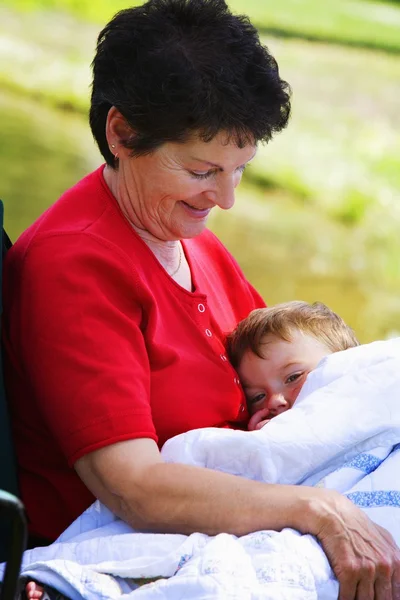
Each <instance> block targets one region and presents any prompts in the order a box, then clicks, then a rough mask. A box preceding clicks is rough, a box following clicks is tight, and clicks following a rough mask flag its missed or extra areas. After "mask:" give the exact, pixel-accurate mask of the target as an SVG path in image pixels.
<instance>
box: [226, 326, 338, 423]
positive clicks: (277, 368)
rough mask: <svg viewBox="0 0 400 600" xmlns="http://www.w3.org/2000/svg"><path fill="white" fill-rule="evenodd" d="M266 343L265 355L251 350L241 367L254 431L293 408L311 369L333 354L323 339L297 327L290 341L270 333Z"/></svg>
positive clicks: (263, 350) (265, 340)
mask: <svg viewBox="0 0 400 600" xmlns="http://www.w3.org/2000/svg"><path fill="white" fill-rule="evenodd" d="M264 343H265V345H263V347H262V354H263V355H264V357H265V358H260V357H259V356H257V355H256V354H254V353H253V352H251V351H249V350H248V351H247V352H246V353H245V354H244V355H243V358H242V360H241V362H240V364H239V367H238V374H239V377H240V379H241V382H242V386H243V389H244V392H245V394H246V398H247V405H248V408H249V413H250V415H251V419H250V421H249V425H248V429H249V430H250V431H252V430H254V429H260V428H261V427H263V425H265V424H266V423H267V422H268V421H269V420H270V419H272V418H273V417H275V416H277V415H279V414H280V413H282V412H284V411H286V410H288V409H289V408H292V406H293V404H294V403H295V401H296V398H297V396H298V395H299V393H300V390H301V388H302V387H303V385H304V382H305V380H306V378H307V375H308V374H309V372H310V371H312V370H313V369H315V367H316V366H317V364H318V363H319V362H320V360H321V359H322V358H324V356H327V355H328V354H331V351H330V350H329V349H328V348H327V347H326V346H325V345H324V344H323V343H322V342H320V341H318V340H317V339H316V338H314V337H312V336H311V335H308V334H305V333H302V332H301V331H294V332H293V334H292V335H291V341H290V342H285V341H284V340H281V339H279V338H277V337H275V336H267V337H266V338H265V339H264V340H263V344H264Z"/></svg>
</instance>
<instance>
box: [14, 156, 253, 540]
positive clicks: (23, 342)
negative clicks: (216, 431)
mask: <svg viewBox="0 0 400 600" xmlns="http://www.w3.org/2000/svg"><path fill="white" fill-rule="evenodd" d="M102 170H103V167H102V168H100V169H98V170H97V171H95V172H94V173H92V174H90V175H88V176H87V177H86V178H84V179H83V180H82V181H80V182H79V183H78V184H77V185H76V186H74V187H73V188H72V189H70V190H68V191H67V192H66V193H65V194H64V195H63V196H62V197H61V198H60V199H59V201H58V202H56V203H55V204H54V205H53V206H52V207H51V208H50V209H48V210H47V211H46V212H45V213H44V215H42V217H40V218H39V220H38V221H36V223H34V224H33V225H32V226H31V227H30V228H29V229H28V230H27V231H26V232H25V233H24V234H23V235H22V236H21V237H20V238H19V240H18V241H17V242H16V243H15V245H14V246H13V248H12V249H11V250H10V252H9V253H8V255H7V258H6V261H5V265H4V291H5V298H4V315H5V317H4V342H5V365H6V369H5V374H6V385H7V393H8V398H9V401H10V405H11V407H10V409H11V415H12V421H13V430H14V440H15V444H16V451H17V457H18V463H19V469H20V485H21V491H22V498H23V501H24V502H25V505H26V509H27V513H28V517H29V520H30V529H31V533H34V534H36V535H41V536H44V537H47V538H49V539H55V538H56V537H57V536H58V535H59V534H60V533H61V532H62V531H63V530H64V529H65V528H66V527H67V526H68V525H69V524H70V523H71V522H72V521H73V520H74V519H75V518H76V517H77V516H78V515H79V514H80V513H81V512H82V511H83V510H84V509H86V508H87V507H88V506H89V505H90V504H91V502H92V501H93V497H92V495H91V494H90V492H89V491H88V490H87V488H86V487H85V486H84V484H83V483H82V482H81V480H80V479H79V477H78V476H77V475H76V473H75V471H74V469H73V464H74V463H75V461H76V460H77V459H78V458H80V457H82V456H83V455H85V454H87V453H89V452H92V451H93V450H97V449H98V448H102V447H103V446H107V445H109V444H114V443H116V442H119V441H122V440H128V439H132V438H142V437H146V438H151V439H154V440H156V441H157V443H158V444H159V446H160V447H161V446H162V444H163V443H164V442H165V441H166V440H167V439H168V438H170V437H172V436H174V435H176V434H179V433H182V432H184V431H187V430H189V429H195V428H198V427H210V426H215V427H226V426H229V425H232V424H234V423H240V422H243V421H244V420H245V419H246V418H247V412H246V408H245V401H244V396H243V392H242V389H241V386H240V384H239V380H238V378H237V374H236V373H235V371H234V369H233V368H232V366H231V365H230V363H229V362H228V361H227V359H226V356H225V348H224V334H225V333H226V332H228V331H230V330H232V328H234V327H235V325H236V324H237V322H238V321H239V320H240V319H242V318H244V317H245V316H246V315H247V314H248V312H249V311H250V310H252V309H253V308H256V307H259V306H263V305H264V303H263V301H262V299H261V298H260V296H259V295H258V294H257V293H256V292H255V291H254V289H253V288H252V287H251V285H250V284H249V283H248V282H247V281H246V279H245V278H244V276H243V274H242V272H241V270H240V268H239V267H238V265H237V263H236V262H235V260H234V259H233V258H232V256H231V255H230V254H229V253H228V251H227V250H226V249H225V248H224V246H223V245H222V244H221V243H220V242H219V241H218V240H217V238H216V237H215V236H214V235H213V234H212V233H211V232H210V231H207V230H206V231H204V232H203V233H202V234H201V235H199V236H198V237H196V238H194V239H192V240H187V241H184V242H183V248H184V251H185V254H186V258H187V260H188V262H189V265H190V269H191V273H192V279H193V284H194V292H192V293H191V292H188V291H186V290H185V289H183V288H182V287H180V286H179V285H178V284H177V283H176V282H175V281H174V280H173V279H172V278H171V277H170V276H169V275H168V274H167V272H166V271H165V270H164V269H163V268H162V266H161V265H160V264H159V262H158V261H157V259H156V258H155V256H154V255H153V254H152V252H151V251H150V249H149V248H148V247H147V246H146V244H145V243H144V242H143V241H142V240H141V239H140V237H139V236H138V235H137V234H136V233H135V231H134V230H133V229H132V227H131V226H130V225H129V223H128V222H127V221H126V219H125V218H124V217H123V216H122V214H121V212H120V210H119V207H118V205H117V203H116V201H115V199H114V197H113V196H112V194H111V192H110V191H109V189H108V187H107V185H106V183H105V181H104V179H103V176H102Z"/></svg>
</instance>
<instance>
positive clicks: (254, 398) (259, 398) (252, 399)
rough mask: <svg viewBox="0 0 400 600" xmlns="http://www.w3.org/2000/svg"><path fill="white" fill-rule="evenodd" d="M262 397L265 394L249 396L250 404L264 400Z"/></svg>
mask: <svg viewBox="0 0 400 600" xmlns="http://www.w3.org/2000/svg"><path fill="white" fill-rule="evenodd" d="M264 398H265V394H257V396H254V397H253V398H250V400H249V402H250V404H257V402H261V400H264Z"/></svg>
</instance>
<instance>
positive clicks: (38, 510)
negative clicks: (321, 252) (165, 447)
mask: <svg viewBox="0 0 400 600" xmlns="http://www.w3.org/2000/svg"><path fill="white" fill-rule="evenodd" d="M93 72H94V78H93V90H92V100H91V109H90V124H91V128H92V132H93V135H94V137H95V139H96V142H97V144H98V146H99V148H100V151H101V153H102V155H103V157H104V159H105V161H106V165H105V167H101V168H99V169H98V170H97V171H95V172H94V173H92V174H90V175H88V176H87V177H86V178H85V179H83V180H82V181H80V182H79V183H78V184H77V185H76V186H75V187H73V188H72V189H71V190H69V191H67V192H66V193H65V194H64V195H63V196H62V197H61V198H60V200H59V201H58V202H57V203H56V204H54V206H52V207H51V208H50V209H49V210H48V211H47V212H46V213H45V214H44V215H43V216H42V217H41V218H40V219H39V220H38V221H37V222H36V223H35V224H34V225H32V226H31V227H30V228H29V229H28V230H27V231H26V232H25V233H24V234H23V235H22V236H21V237H20V239H19V240H18V241H17V243H16V244H15V246H14V247H13V249H12V250H11V252H10V253H9V255H8V257H7V261H6V265H5V280H6V286H5V290H6V292H5V293H6V299H5V312H6V323H5V328H6V332H5V347H6V361H7V377H8V393H9V397H10V401H11V406H12V412H13V415H12V417H13V423H14V433H15V440H16V447H17V454H18V461H19V467H20V482H21V489H22V494H23V498H24V501H25V503H26V507H27V511H28V515H29V518H30V525H31V534H33V535H35V536H39V537H40V538H45V539H46V540H53V539H55V537H56V536H57V535H58V534H59V533H60V532H61V531H62V530H63V529H64V528H65V527H66V526H67V525H68V524H69V523H70V522H71V521H72V520H73V519H74V518H75V517H76V516H78V514H79V513H80V512H82V510H84V509H85V508H86V507H87V506H88V505H89V504H90V503H91V502H92V501H93V499H94V497H96V498H99V499H100V500H101V501H102V502H103V503H104V504H106V505H107V506H108V507H109V508H110V509H111V510H113V511H114V512H115V513H116V514H117V515H118V516H120V517H121V518H122V519H124V520H125V521H127V522H128V523H130V524H131V525H132V526H133V527H135V528H137V529H144V530H153V531H158V532H162V531H164V532H176V533H177V532H181V533H190V532H193V531H202V532H205V533H208V534H216V533H218V532H222V531H226V532H231V533H234V534H237V535H241V534H246V533H248V532H251V531H255V530H260V529H275V530H280V529H282V528H283V527H294V528H296V529H298V530H300V531H303V532H309V533H312V534H314V535H316V536H317V537H318V538H319V540H320V541H321V543H322V544H323V546H324V549H325V551H326V553H327V555H328V557H329V559H330V561H331V564H332V566H333V568H334V570H335V573H336V574H337V576H338V578H339V581H340V584H341V598H342V599H345V598H346V599H347V598H349V599H350V598H358V599H360V598H362V599H363V600H369V599H372V598H378V599H379V600H383V599H389V598H390V599H392V598H400V596H399V588H398V585H399V584H400V573H399V570H400V566H399V565H400V563H399V552H398V549H397V548H396V547H395V545H394V542H393V541H392V539H391V537H390V535H389V534H388V533H387V532H385V531H384V530H382V529H381V528H379V527H378V526H377V525H374V524H373V523H371V522H370V521H369V520H368V519H367V518H366V517H365V515H364V514H363V513H361V512H360V511H359V510H358V509H357V508H356V507H354V506H353V505H352V504H351V503H350V502H349V501H348V500H346V499H345V498H344V497H341V496H340V495H338V494H336V493H334V492H331V491H326V490H320V489H311V488H305V487H291V486H276V485H265V484H259V483H256V482H252V481H247V480H245V479H241V478H238V477H234V476H229V475H226V474H222V473H217V472H212V471H208V470H206V469H200V468H195V467H188V466H183V465H177V464H165V463H163V461H162V459H161V457H160V453H159V447H160V446H161V445H162V444H163V443H164V442H165V441H166V440H167V439H168V438H170V437H171V436H173V435H175V434H177V433H180V432H183V431H187V430H188V429H193V428H197V427H204V426H216V427H228V426H233V427H240V426H242V425H243V424H244V423H245V421H246V419H247V416H248V415H247V413H246V408H245V400H244V396H243V391H242V389H241V387H240V384H239V380H238V378H237V374H236V373H235V371H234V370H233V368H232V366H231V365H230V364H229V362H228V360H227V358H226V355H225V346H224V341H225V334H226V332H228V331H230V330H231V329H232V328H233V327H234V326H235V325H236V324H237V322H238V321H239V320H241V319H242V318H243V317H244V316H245V315H247V313H248V312H249V311H250V310H252V309H254V308H256V307H260V306H263V305H264V303H263V301H262V299H261V298H260V296H259V295H258V294H257V293H256V292H255V291H254V290H253V288H252V287H251V286H250V284H249V283H248V282H247V281H246V279H245V278H244V276H243V274H242V272H241V271H240V269H239V267H238V265H237V264H236V262H235V261H234V259H233V258H232V257H231V256H230V255H229V253H228V252H227V250H226V249H225V248H224V247H223V246H222V245H221V243H220V242H219V241H218V240H217V239H216V238H215V237H214V236H213V235H212V234H211V233H210V232H209V231H208V230H207V229H206V221H207V217H208V215H209V213H210V211H211V210H212V209H213V208H215V207H220V208H222V209H224V210H226V209H229V208H231V207H232V205H233V203H234V190H235V187H236V186H237V185H238V183H239V181H240V178H241V175H242V173H243V170H244V168H245V166H246V164H248V162H249V161H251V159H252V158H253V156H254V154H255V152H256V146H257V144H258V143H259V142H261V141H268V140H269V139H270V138H271V137H272V135H273V133H274V132H277V131H280V130H281V129H282V128H283V127H284V126H285V125H286V123H287V120H288V116H289V111H290V104H289V89H288V85H287V84H286V83H285V82H284V81H282V80H281V79H280V78H279V74H278V68H277V65H276V62H275V60H274V59H273V58H272V56H271V55H270V54H269V53H268V51H267V49H266V48H265V47H263V46H262V45H261V44H260V42H259V39H258V36H257V33H256V30H255V29H254V28H253V27H252V25H251V24H250V23H249V22H248V20H247V19H246V18H244V17H237V16H233V15H232V14H231V13H230V12H229V10H228V8H227V7H226V5H225V3H224V2H223V1H222V0H151V1H150V2H148V3H146V4H144V5H143V6H142V7H139V8H134V9H128V10H126V11H122V12H121V13H119V14H118V15H117V16H116V17H115V18H114V19H113V20H112V21H111V22H110V23H109V24H108V25H107V26H106V27H105V29H104V30H103V31H102V32H101V33H100V36H99V39H98V46H97V53H96V56H95V59H94V61H93ZM77 143H79V140H77ZM36 541H37V540H36ZM396 586H397V587H396ZM374 590H375V591H374ZM396 594H397V595H396Z"/></svg>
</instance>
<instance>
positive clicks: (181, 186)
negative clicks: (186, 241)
mask: <svg viewBox="0 0 400 600" xmlns="http://www.w3.org/2000/svg"><path fill="white" fill-rule="evenodd" d="M118 150H122V152H119V159H120V160H119V168H118V171H116V172H115V176H116V178H117V196H118V200H119V202H120V204H121V208H122V210H123V211H124V212H125V214H126V216H127V217H128V218H129V220H130V221H132V223H133V224H134V225H135V226H137V227H139V228H141V229H144V230H146V231H148V232H149V233H151V234H152V235H153V236H155V237H157V238H158V239H161V240H175V239H182V238H192V237H194V236H196V235H198V234H199V233H201V232H202V231H203V229H204V228H205V226H206V222H207V218H208V215H209V214H210V211H211V210H212V209H213V208H214V207H215V206H219V207H220V208H222V209H224V210H226V209H228V208H231V207H232V206H233V204H234V202H235V188H236V186H237V185H238V184H239V182H240V179H241V177H242V173H243V170H244V168H245V166H246V164H247V163H248V162H249V161H250V160H251V159H252V158H253V156H254V155H255V152H256V147H255V146H253V145H247V146H245V147H244V148H238V147H237V145H236V144H235V143H234V142H233V141H232V142H228V141H227V137H226V135H225V134H222V133H221V134H218V135H217V136H216V137H215V138H214V139H213V140H211V142H208V143H207V142H203V141H201V140H200V139H199V138H197V137H193V138H192V139H190V140H189V141H187V142H184V143H176V142H168V143H165V144H163V146H161V147H160V148H158V149H157V150H155V151H154V152H152V153H151V154H149V155H147V156H140V157H137V158H130V157H129V151H128V150H125V149H124V148H121V147H119V148H118ZM113 191H114V190H113Z"/></svg>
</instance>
